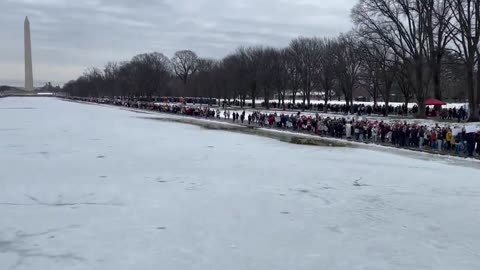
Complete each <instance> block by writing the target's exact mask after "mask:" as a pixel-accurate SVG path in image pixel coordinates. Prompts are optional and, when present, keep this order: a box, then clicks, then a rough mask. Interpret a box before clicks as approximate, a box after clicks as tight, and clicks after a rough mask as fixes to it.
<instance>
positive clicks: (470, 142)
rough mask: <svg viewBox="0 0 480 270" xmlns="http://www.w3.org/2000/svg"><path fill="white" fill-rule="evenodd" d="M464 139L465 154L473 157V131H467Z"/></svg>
mask: <svg viewBox="0 0 480 270" xmlns="http://www.w3.org/2000/svg"><path fill="white" fill-rule="evenodd" d="M465 140H466V141H467V154H468V156H469V157H473V150H474V148H475V133H473V132H470V133H467V134H466V136H465Z"/></svg>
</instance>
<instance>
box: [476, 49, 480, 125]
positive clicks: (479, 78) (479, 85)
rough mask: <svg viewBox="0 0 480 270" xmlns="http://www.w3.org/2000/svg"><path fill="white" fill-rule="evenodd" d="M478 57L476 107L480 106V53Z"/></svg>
mask: <svg viewBox="0 0 480 270" xmlns="http://www.w3.org/2000/svg"><path fill="white" fill-rule="evenodd" d="M478 57H479V59H478V61H477V106H480V53H479V55H478ZM477 108H478V107H477ZM479 117H480V116H479Z"/></svg>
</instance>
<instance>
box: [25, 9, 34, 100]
mask: <svg viewBox="0 0 480 270" xmlns="http://www.w3.org/2000/svg"><path fill="white" fill-rule="evenodd" d="M24 35H25V90H27V91H33V70H32V69H33V68H32V42H31V39H30V22H29V21H28V17H25V24H24Z"/></svg>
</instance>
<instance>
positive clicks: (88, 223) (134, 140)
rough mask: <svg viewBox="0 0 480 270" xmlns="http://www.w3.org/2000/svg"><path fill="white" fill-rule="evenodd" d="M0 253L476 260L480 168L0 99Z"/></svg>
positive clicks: (364, 265) (101, 261)
mask: <svg viewBox="0 0 480 270" xmlns="http://www.w3.org/2000/svg"><path fill="white" fill-rule="evenodd" d="M0 112H1V113H0V123H1V127H0V149H1V151H0V170H1V172H2V174H1V177H0V213H1V218H0V269H202V270H203V269H239V270H243V269H301V270H304V269H349V270H350V269H382V270H383V269H435V270H439V269H479V268H480V260H478V258H479V256H480V230H479V229H478V224H480V215H479V212H480V182H479V181H478V173H479V169H478V168H472V167H464V166H459V165H454V164H457V163H452V162H451V161H450V160H447V159H436V158H432V159H431V160H428V159H425V158H422V159H416V158H411V157H406V156H402V155H396V154H391V153H389V152H388V151H384V152H377V151H370V150H364V149H357V148H324V147H310V146H302V145H293V144H286V143H282V142H279V141H276V140H273V139H268V138H262V137H257V136H252V135H244V134H238V133H233V132H226V131H218V130H208V129H202V128H200V127H197V126H192V125H185V124H178V123H171V122H164V121H154V120H149V119H145V118H141V116H142V114H138V113H134V112H131V111H126V110H118V109H115V108H110V107H105V106H96V105H87V104H78V103H73V102H64V101H61V100H58V99H54V98H4V99H0Z"/></svg>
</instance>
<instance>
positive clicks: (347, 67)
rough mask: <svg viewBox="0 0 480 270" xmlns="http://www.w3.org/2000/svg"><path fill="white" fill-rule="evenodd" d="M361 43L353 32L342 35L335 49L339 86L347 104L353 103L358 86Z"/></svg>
mask: <svg viewBox="0 0 480 270" xmlns="http://www.w3.org/2000/svg"><path fill="white" fill-rule="evenodd" d="M360 49H361V48H360V44H359V42H358V41H356V39H355V38H354V37H353V35H352V34H347V35H342V36H340V38H339V40H338V46H337V47H336V50H335V59H336V65H335V66H336V73H337V76H336V77H337V87H339V88H340V90H341V91H342V92H343V94H344V96H345V102H346V105H347V106H349V105H353V93H354V90H355V89H356V88H357V87H358V80H359V75H360V68H361V64H362V57H361V51H360Z"/></svg>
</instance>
